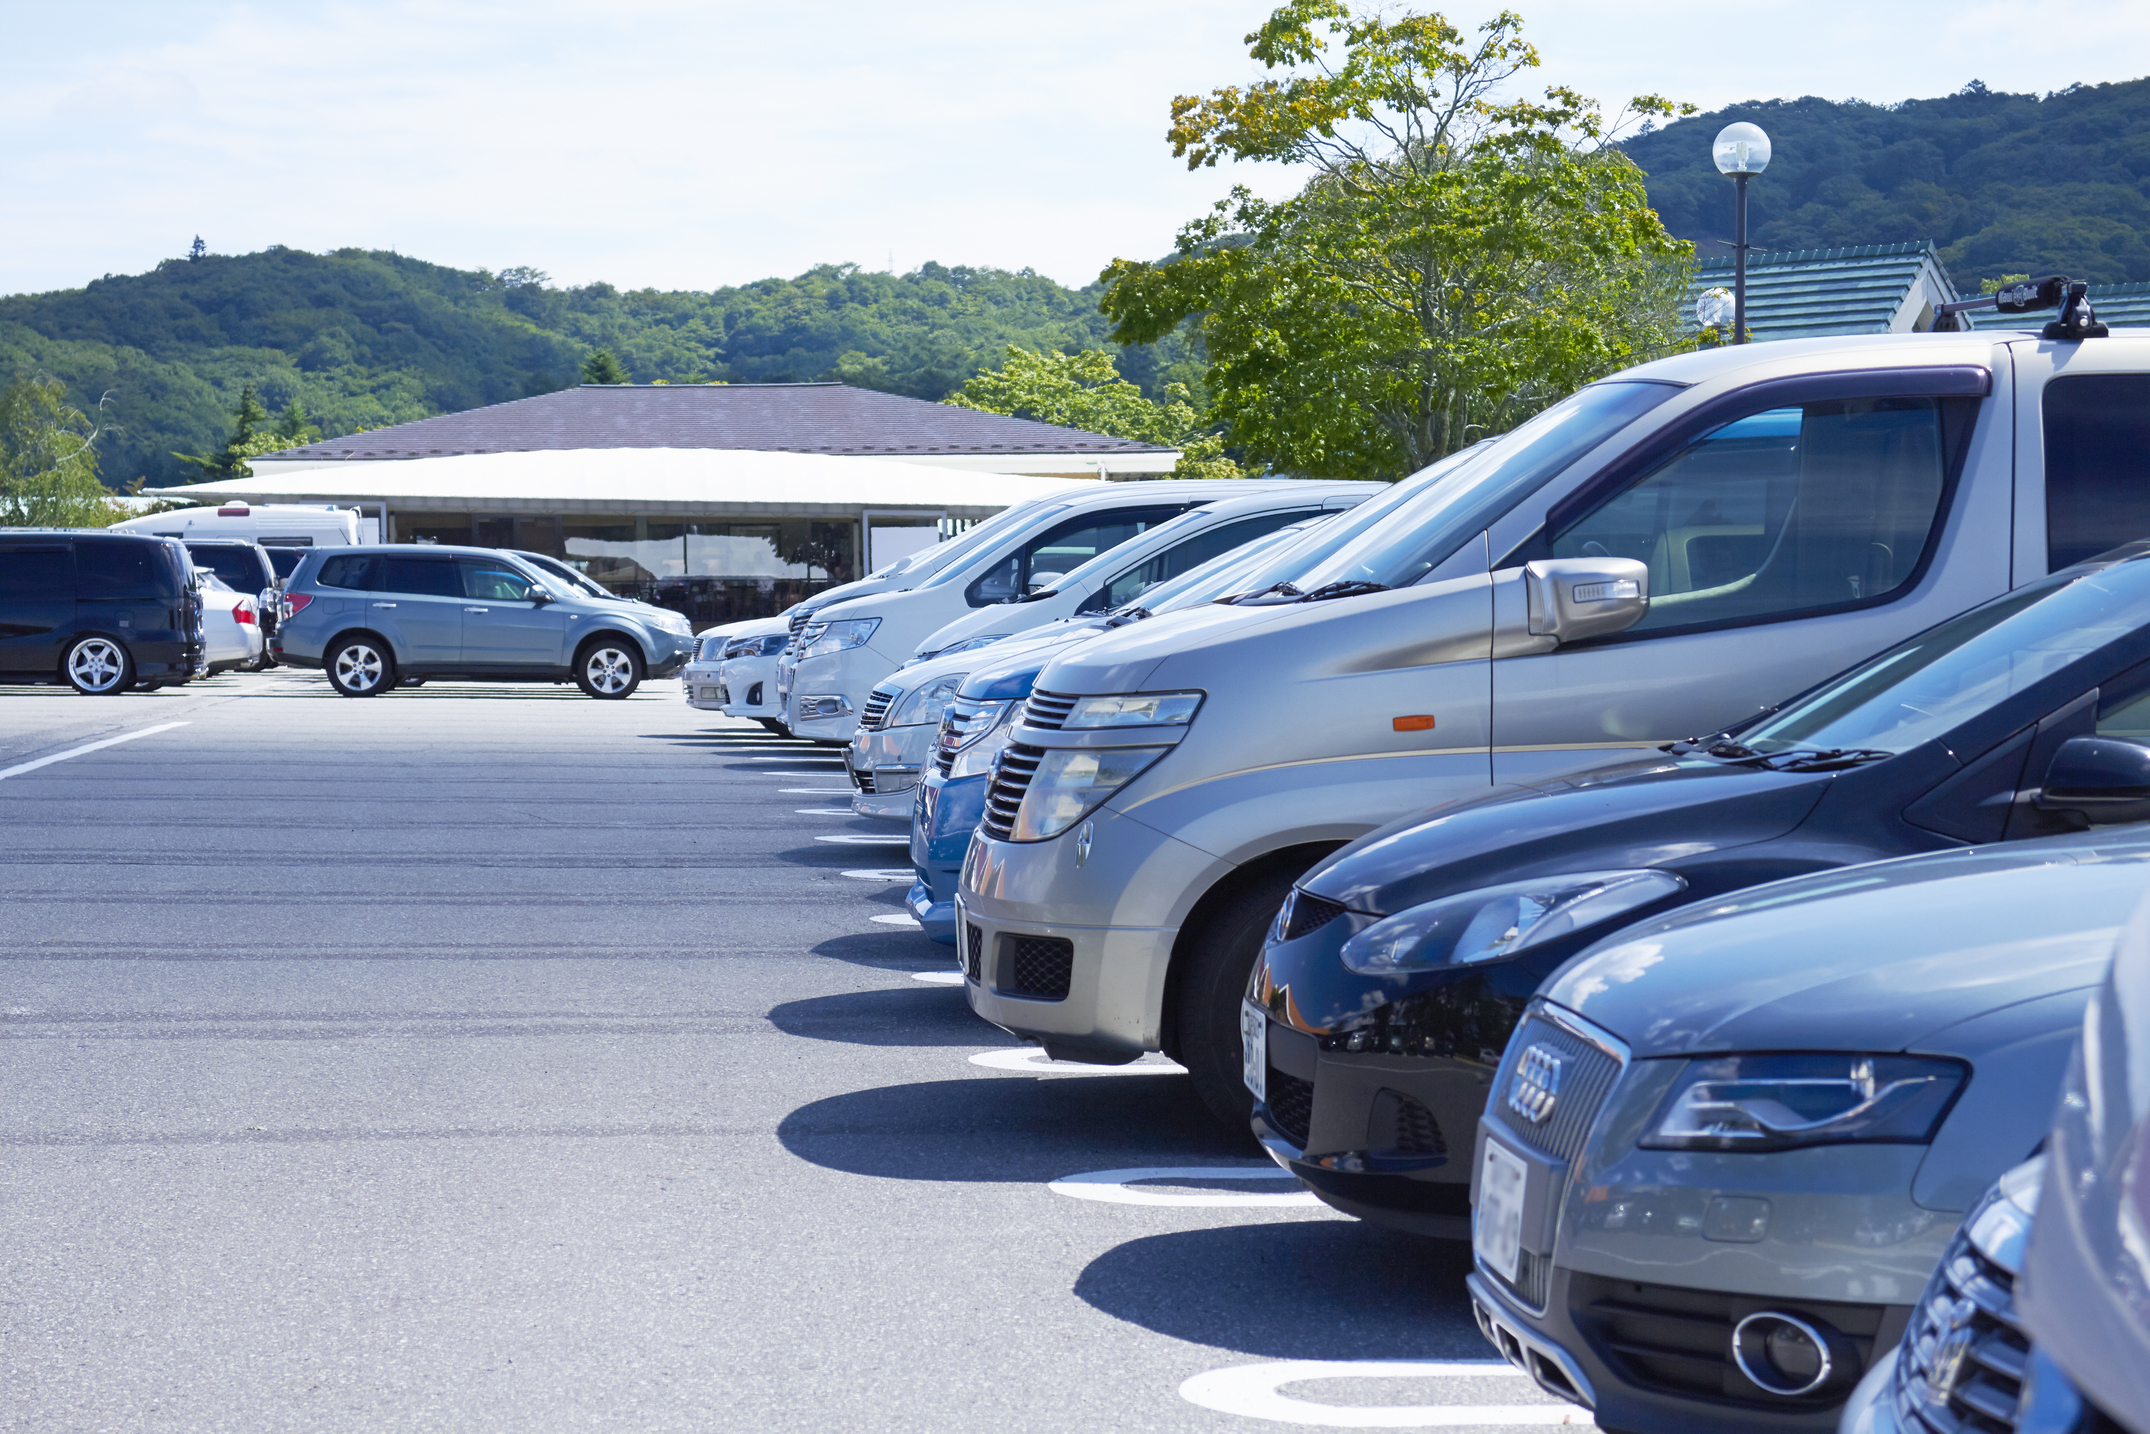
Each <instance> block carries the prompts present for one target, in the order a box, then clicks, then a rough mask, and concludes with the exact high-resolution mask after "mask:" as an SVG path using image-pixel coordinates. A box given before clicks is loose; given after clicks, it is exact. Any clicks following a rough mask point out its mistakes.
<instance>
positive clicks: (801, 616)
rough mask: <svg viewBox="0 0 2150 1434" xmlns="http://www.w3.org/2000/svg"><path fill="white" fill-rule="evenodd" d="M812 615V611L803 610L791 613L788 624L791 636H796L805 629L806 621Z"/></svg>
mask: <svg viewBox="0 0 2150 1434" xmlns="http://www.w3.org/2000/svg"><path fill="white" fill-rule="evenodd" d="M812 616H813V614H812V613H809V612H804V611H801V612H795V613H793V614H792V615H791V622H790V623H789V626H790V628H791V635H792V636H793V637H797V636H798V635H799V634H800V633H801V632H803V631H804V630H805V629H806V624H807V621H808V620H809V619H810V618H811V617H812Z"/></svg>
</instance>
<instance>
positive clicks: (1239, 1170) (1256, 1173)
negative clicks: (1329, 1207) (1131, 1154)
mask: <svg viewBox="0 0 2150 1434" xmlns="http://www.w3.org/2000/svg"><path fill="white" fill-rule="evenodd" d="M1137 1180H1178V1181H1182V1182H1184V1181H1190V1180H1292V1176H1291V1175H1290V1174H1289V1173H1287V1172H1286V1171H1283V1170H1279V1169H1278V1168H1277V1167H1276V1166H1275V1165H1272V1164H1270V1163H1268V1162H1266V1161H1265V1162H1263V1163H1262V1164H1260V1165H1140V1166H1136V1167H1134V1168H1133V1169H1130V1170H1087V1171H1084V1172H1082V1173H1081V1174H1079V1175H1063V1176H1061V1177H1060V1178H1059V1179H1058V1180H1054V1181H1051V1182H1050V1183H1048V1184H1047V1185H1046V1187H1045V1188H1046V1189H1048V1190H1050V1191H1052V1192H1053V1193H1054V1194H1055V1195H1065V1196H1067V1197H1068V1198H1069V1199H1070V1200H1098V1201H1102V1202H1104V1203H1105V1204H1107V1205H1173V1206H1178V1207H1180V1208H1183V1209H1187V1208H1197V1209H1208V1208H1215V1207H1217V1206H1224V1205H1229V1206H1240V1207H1244V1206H1250V1205H1252V1206H1268V1207H1278V1206H1286V1205H1319V1204H1320V1203H1321V1201H1320V1200H1319V1199H1317V1198H1316V1197H1315V1195H1314V1193H1313V1192H1312V1191H1311V1190H1298V1189H1294V1190H1291V1191H1289V1192H1285V1193H1279V1194H1274V1195H1219V1194H1201V1195H1195V1194H1189V1193H1186V1192H1183V1191H1177V1190H1143V1189H1138V1188H1136V1186H1135V1185H1134V1183H1133V1182H1135V1181H1137ZM1293 1183H1294V1184H1296V1183H1297V1182H1296V1181H1294V1182H1293Z"/></svg>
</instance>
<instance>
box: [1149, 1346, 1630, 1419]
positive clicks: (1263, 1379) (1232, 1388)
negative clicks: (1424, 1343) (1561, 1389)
mask: <svg viewBox="0 0 2150 1434" xmlns="http://www.w3.org/2000/svg"><path fill="white" fill-rule="evenodd" d="M1310 1379H1456V1380H1480V1379H1497V1380H1503V1381H1508V1380H1516V1379H1521V1380H1525V1381H1527V1380H1528V1379H1529V1376H1528V1375H1526V1374H1524V1373H1523V1371H1522V1370H1520V1369H1517V1368H1515V1367H1514V1366H1513V1365H1511V1364H1509V1363H1508V1362H1507V1361H1505V1360H1499V1359H1285V1360H1278V1361H1277V1362H1276V1363H1274V1364H1242V1365H1239V1366H1237V1367H1235V1368H1231V1369H1212V1370H1210V1371H1208V1372H1207V1373H1204V1374H1197V1375H1196V1376H1195V1377H1194V1378H1192V1379H1190V1380H1188V1381H1186V1382H1185V1383H1184V1384H1182V1385H1180V1397H1181V1398H1182V1399H1185V1400H1187V1401H1188V1402H1189V1403H1190V1404H1199V1405H1201V1406H1202V1407H1203V1408H1204V1409H1214V1410H1216V1411H1217V1412H1218V1413H1220V1414H1238V1415H1242V1416H1244V1417H1246V1418H1249V1419H1270V1420H1274V1421H1276V1422H1277V1423H1279V1424H1316V1425H1321V1426H1323V1427H1325V1428H1329V1429H1454V1428H1458V1427H1465V1426H1474V1425H1475V1426H1484V1425H1488V1424H1564V1425H1566V1426H1567V1427H1569V1428H1571V1429H1595V1428H1597V1427H1598V1426H1597V1424H1596V1422H1595V1421H1594V1420H1592V1419H1591V1417H1590V1411H1589V1410H1587V1409H1583V1408H1581V1407H1579V1406H1577V1405H1573V1404H1568V1403H1565V1402H1562V1401H1560V1400H1556V1399H1553V1398H1552V1397H1551V1396H1550V1395H1538V1391H1537V1389H1536V1387H1535V1386H1532V1387H1531V1391H1530V1392H1531V1393H1532V1394H1534V1395H1538V1398H1539V1399H1540V1400H1541V1401H1542V1402H1540V1403H1535V1404H1386V1405H1384V1404H1321V1403H1317V1402H1316V1401H1314V1400H1311V1399H1295V1398H1293V1397H1292V1396H1291V1395H1288V1394H1285V1393H1282V1392H1281V1391H1282V1389H1283V1386H1285V1385H1287V1384H1296V1383H1299V1382H1300V1381H1302V1380H1310Z"/></svg>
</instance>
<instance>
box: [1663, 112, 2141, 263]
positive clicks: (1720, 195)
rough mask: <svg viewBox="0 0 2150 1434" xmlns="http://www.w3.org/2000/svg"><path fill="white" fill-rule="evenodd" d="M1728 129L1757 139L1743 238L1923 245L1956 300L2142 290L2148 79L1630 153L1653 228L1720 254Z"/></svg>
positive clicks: (1688, 139) (1715, 117) (1703, 122)
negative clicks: (2133, 286) (2047, 288)
mask: <svg viewBox="0 0 2150 1434" xmlns="http://www.w3.org/2000/svg"><path fill="white" fill-rule="evenodd" d="M1734 120H1752V121H1753V122H1754V123H1756V124H1758V125H1760V126H1761V127H1762V128H1763V129H1765V130H1767V131H1768V132H1769V138H1770V143H1771V148H1772V151H1773V153H1772V156H1771V159H1770V162H1769V169H1768V170H1767V172H1765V173H1764V174H1763V175H1762V176H1761V177H1760V178H1758V179H1755V180H1753V181H1752V182H1751V183H1750V185H1749V188H1748V223H1749V225H1750V226H1751V230H1752V232H1751V233H1750V235H1749V238H1750V240H1751V241H1752V242H1753V243H1755V244H1759V245H1763V246H1765V247H1767V248H1770V249H1831V248H1838V247H1843V246H1848V245H1853V244H1883V243H1890V242H1894V241H1897V240H1903V239H1932V240H1934V241H1935V242H1936V243H1938V244H1939V245H1941V252H1942V257H1943V258H1944V259H1945V260H1946V261H1947V263H1948V266H1949V271H1950V274H1951V276H1952V277H1953V278H1954V279H1955V281H1956V285H1957V287H1958V288H1959V289H1964V290H1967V291H1968V292H1971V293H1976V292H1977V290H1978V281H1979V280H1980V279H1990V278H1995V277H1998V276H1999V275H2002V274H2047V273H2063V274H2067V275H2070V276H2072V277H2074V278H2078V279H2088V280H2090V281H2091V282H2093V283H2100V284H2112V283H2123V282H2130V281H2135V280H2143V279H2150V79H2144V80H2130V81H2128V82H2126V83H2124V84H2108V85H2075V86H2071V87H2070V88H2068V89H2066V90H2062V91H2061V92H2059V93H2058V94H2052V95H2047V96H2045V97H2044V98H2042V99H2041V98H2040V97H2039V96H2037V95H2010V94H1998V93H1995V92H1993V91H1990V90H1988V89H1986V87H1985V86H1983V85H1980V84H1977V83H1975V82H1974V83H1973V84H1971V85H1969V86H1966V87H1965V88H1964V89H1963V90H1961V91H1959V92H1958V93H1956V94H1953V95H1944V96H1942V97H1941V98H1939V99H1931V100H1906V101H1904V102H1903V103H1902V104H1899V105H1877V104H1866V103H1864V102H1861V101H1857V100H1851V101H1846V102H1844V103H1841V104H1840V103H1835V102H1832V101H1830V100H1821V99H1814V98H1811V97H1810V98H1806V99H1797V100H1767V101H1761V102H1754V103H1748V104H1741V105H1734V106H1732V107H1730V108H1728V109H1723V110H1719V111H1718V112H1716V113H1715V114H1707V115H1700V116H1697V117H1695V118H1693V119H1685V120H1681V121H1679V122H1678V123H1677V124H1671V125H1667V126H1666V127H1665V128H1663V129H1661V130H1658V131H1656V132H1654V133H1651V134H1646V135H1643V136H1641V137H1639V138H1637V139H1634V140H1631V141H1630V142H1629V143H1628V144H1627V146H1626V149H1627V152H1628V154H1629V155H1630V156H1631V157H1633V159H1634V160H1635V162H1636V163H1637V164H1639V165H1640V166H1641V167H1642V168H1643V169H1644V170H1645V171H1646V172H1647V173H1648V174H1649V176H1650V181H1649V183H1650V200H1651V202H1652V203H1653V204H1655V205H1656V206H1657V211H1658V213H1659V214H1660V215H1661V216H1662V217H1663V218H1664V221H1665V227H1666V228H1668V229H1670V230H1671V231H1672V232H1673V233H1675V234H1677V235H1679V236H1680V237H1681V238H1683V239H1692V240H1694V241H1696V244H1697V247H1698V249H1699V250H1700V252H1701V253H1702V255H1703V256H1704V257H1705V258H1707V257H1710V256H1713V255H1717V254H1724V253H1728V252H1729V250H1727V249H1726V248H1724V247H1722V246H1723V244H1724V243H1725V242H1727V241H1729V240H1730V238H1731V236H1732V183H1731V181H1730V180H1728V179H1726V178H1724V176H1722V175H1720V174H1719V173H1717V168H1716V165H1715V164H1714V163H1713V162H1712V161H1711V159H1710V140H1711V139H1712V138H1713V137H1714V136H1715V135H1716V133H1717V131H1718V130H1719V129H1721V128H1723V127H1724V126H1725V125H1728V124H1730V123H1731V122H1732V121H1734Z"/></svg>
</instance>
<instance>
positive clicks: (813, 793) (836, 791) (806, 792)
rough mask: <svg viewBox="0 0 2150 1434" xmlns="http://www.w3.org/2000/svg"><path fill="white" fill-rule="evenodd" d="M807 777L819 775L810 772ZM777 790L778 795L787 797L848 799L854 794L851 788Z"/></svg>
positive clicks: (778, 775) (787, 788) (792, 788)
mask: <svg viewBox="0 0 2150 1434" xmlns="http://www.w3.org/2000/svg"><path fill="white" fill-rule="evenodd" d="M768 775H770V776H777V777H786V776H790V775H791V774H790V773H789V772H772V773H769V774H768ZM806 775H808V776H815V775H818V774H817V773H812V772H809V773H807V774H806ZM776 790H777V795H779V796H785V797H848V796H850V795H851V794H852V793H851V789H850V788H849V787H778V788H777V789H776Z"/></svg>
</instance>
